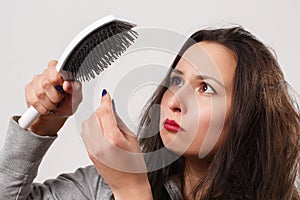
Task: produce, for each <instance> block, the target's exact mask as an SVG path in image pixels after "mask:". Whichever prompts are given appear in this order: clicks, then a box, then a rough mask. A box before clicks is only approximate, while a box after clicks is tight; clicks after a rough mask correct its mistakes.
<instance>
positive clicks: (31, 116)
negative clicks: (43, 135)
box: [18, 106, 40, 129]
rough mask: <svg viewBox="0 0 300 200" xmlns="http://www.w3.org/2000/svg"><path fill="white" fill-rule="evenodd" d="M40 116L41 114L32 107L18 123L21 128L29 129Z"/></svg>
mask: <svg viewBox="0 0 300 200" xmlns="http://www.w3.org/2000/svg"><path fill="white" fill-rule="evenodd" d="M39 116H40V113H39V112H38V111H37V110H36V109H35V108H34V107H33V106H30V107H29V108H28V109H27V110H26V112H25V113H24V114H23V115H22V117H21V118H20V119H19V121H18V122H19V125H20V127H22V128H24V129H27V128H28V127H29V126H30V125H31V124H32V123H33V122H34V121H35V120H36V119H37V118H38V117H39Z"/></svg>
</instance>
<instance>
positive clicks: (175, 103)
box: [168, 90, 187, 114]
mask: <svg viewBox="0 0 300 200" xmlns="http://www.w3.org/2000/svg"><path fill="white" fill-rule="evenodd" d="M185 98H186V97H184V93H183V92H182V90H178V91H176V92H172V91H170V96H169V100H168V107H169V109H170V110H171V111H173V112H174V113H178V114H185V113H186V111H187V107H186V105H185V103H184V99H185Z"/></svg>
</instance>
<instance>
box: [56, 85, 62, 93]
mask: <svg viewBox="0 0 300 200" xmlns="http://www.w3.org/2000/svg"><path fill="white" fill-rule="evenodd" d="M55 88H56V90H57V91H59V92H60V93H63V92H64V90H63V87H62V86H61V85H57V86H55Z"/></svg>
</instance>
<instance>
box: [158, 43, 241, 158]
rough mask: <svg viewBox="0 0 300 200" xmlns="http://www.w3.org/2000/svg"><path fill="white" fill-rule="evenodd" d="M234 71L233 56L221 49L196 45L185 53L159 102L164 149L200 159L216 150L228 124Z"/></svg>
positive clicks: (215, 44)
mask: <svg viewBox="0 0 300 200" xmlns="http://www.w3.org/2000/svg"><path fill="white" fill-rule="evenodd" d="M235 67H236V59H235V57H234V55H233V53H232V52H231V50H229V49H228V48H226V47H225V46H223V45H220V44H217V43H213V42H199V43H197V44H194V45H192V46H191V47H190V48H189V49H187V51H186V52H185V53H184V54H183V56H182V58H181V59H180V61H179V62H178V64H177V65H176V67H175V69H174V70H173V71H172V72H171V75H170V78H169V85H168V86H167V87H168V89H167V90H166V92H165V93H164V95H163V97H162V101H161V112H160V135H161V138H162V141H163V143H164V145H165V146H166V148H168V149H170V150H171V151H174V152H176V153H178V154H183V155H185V156H198V157H200V158H202V157H204V156H206V155H207V154H208V153H212V152H215V150H217V149H218V147H219V145H220V143H221V142H222V141H223V139H222V138H224V136H225V135H224V133H225V130H226V128H227V124H228V122H227V119H228V113H229V111H230V108H231V97H232V88H233V78H234V73H235Z"/></svg>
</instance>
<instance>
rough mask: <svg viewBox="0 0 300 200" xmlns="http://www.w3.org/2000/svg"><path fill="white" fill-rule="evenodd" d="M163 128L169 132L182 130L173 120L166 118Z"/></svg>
mask: <svg viewBox="0 0 300 200" xmlns="http://www.w3.org/2000/svg"><path fill="white" fill-rule="evenodd" d="M164 128H165V129H167V130H168V131H171V132H178V131H182V130H183V129H182V128H181V127H180V125H179V124H177V123H176V122H175V121H174V120H169V119H166V120H165V122H164Z"/></svg>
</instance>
